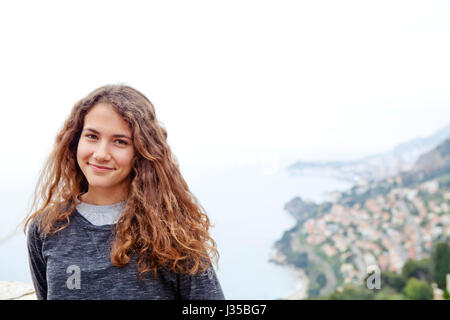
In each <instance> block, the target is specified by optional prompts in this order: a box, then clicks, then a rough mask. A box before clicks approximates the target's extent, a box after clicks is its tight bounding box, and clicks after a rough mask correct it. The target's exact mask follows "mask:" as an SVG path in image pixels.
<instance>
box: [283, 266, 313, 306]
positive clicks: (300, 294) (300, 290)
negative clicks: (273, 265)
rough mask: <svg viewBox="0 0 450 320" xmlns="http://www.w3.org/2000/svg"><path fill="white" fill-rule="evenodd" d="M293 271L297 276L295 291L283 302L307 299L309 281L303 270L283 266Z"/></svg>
mask: <svg viewBox="0 0 450 320" xmlns="http://www.w3.org/2000/svg"><path fill="white" fill-rule="evenodd" d="M285 266H286V267H288V268H290V269H291V270H293V271H294V272H295V274H296V276H297V285H296V286H295V289H294V290H293V291H292V292H291V293H290V294H288V295H287V296H286V297H285V298H284V299H283V300H304V299H307V298H308V284H309V279H308V277H307V276H306V274H305V271H304V270H303V269H299V268H297V267H294V266H293V265H285Z"/></svg>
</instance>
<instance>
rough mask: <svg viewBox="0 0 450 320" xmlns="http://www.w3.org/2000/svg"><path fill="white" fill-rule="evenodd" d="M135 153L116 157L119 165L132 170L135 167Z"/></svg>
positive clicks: (121, 154)
mask: <svg viewBox="0 0 450 320" xmlns="http://www.w3.org/2000/svg"><path fill="white" fill-rule="evenodd" d="M133 157H134V152H124V153H120V154H118V155H117V156H116V160H117V162H118V164H119V165H120V166H121V167H123V168H131V167H132V166H133Z"/></svg>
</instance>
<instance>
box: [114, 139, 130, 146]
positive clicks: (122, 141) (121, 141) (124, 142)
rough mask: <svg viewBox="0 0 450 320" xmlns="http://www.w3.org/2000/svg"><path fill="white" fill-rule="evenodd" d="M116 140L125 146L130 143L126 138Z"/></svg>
mask: <svg viewBox="0 0 450 320" xmlns="http://www.w3.org/2000/svg"><path fill="white" fill-rule="evenodd" d="M116 142H117V143H118V144H121V145H124V146H126V145H127V144H128V143H127V142H126V141H125V140H121V139H117V140H116Z"/></svg>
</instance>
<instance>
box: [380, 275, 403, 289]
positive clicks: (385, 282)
mask: <svg viewBox="0 0 450 320" xmlns="http://www.w3.org/2000/svg"><path fill="white" fill-rule="evenodd" d="M405 284H406V280H405V278H404V277H403V276H402V275H400V274H398V273H397V272H391V271H385V272H382V273H381V287H382V288H384V287H386V286H388V287H391V288H392V289H394V290H395V291H397V292H402V291H403V289H404V287H405Z"/></svg>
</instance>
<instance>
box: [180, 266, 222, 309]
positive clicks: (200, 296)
mask: <svg viewBox="0 0 450 320" xmlns="http://www.w3.org/2000/svg"><path fill="white" fill-rule="evenodd" d="M180 299H182V300H225V296H224V294H223V291H222V287H221V285H220V283H219V280H218V278H217V275H216V272H215V271H214V268H213V267H212V265H210V267H209V269H208V270H207V271H206V272H205V273H203V274H199V275H193V276H191V275H186V274H183V275H180Z"/></svg>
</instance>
